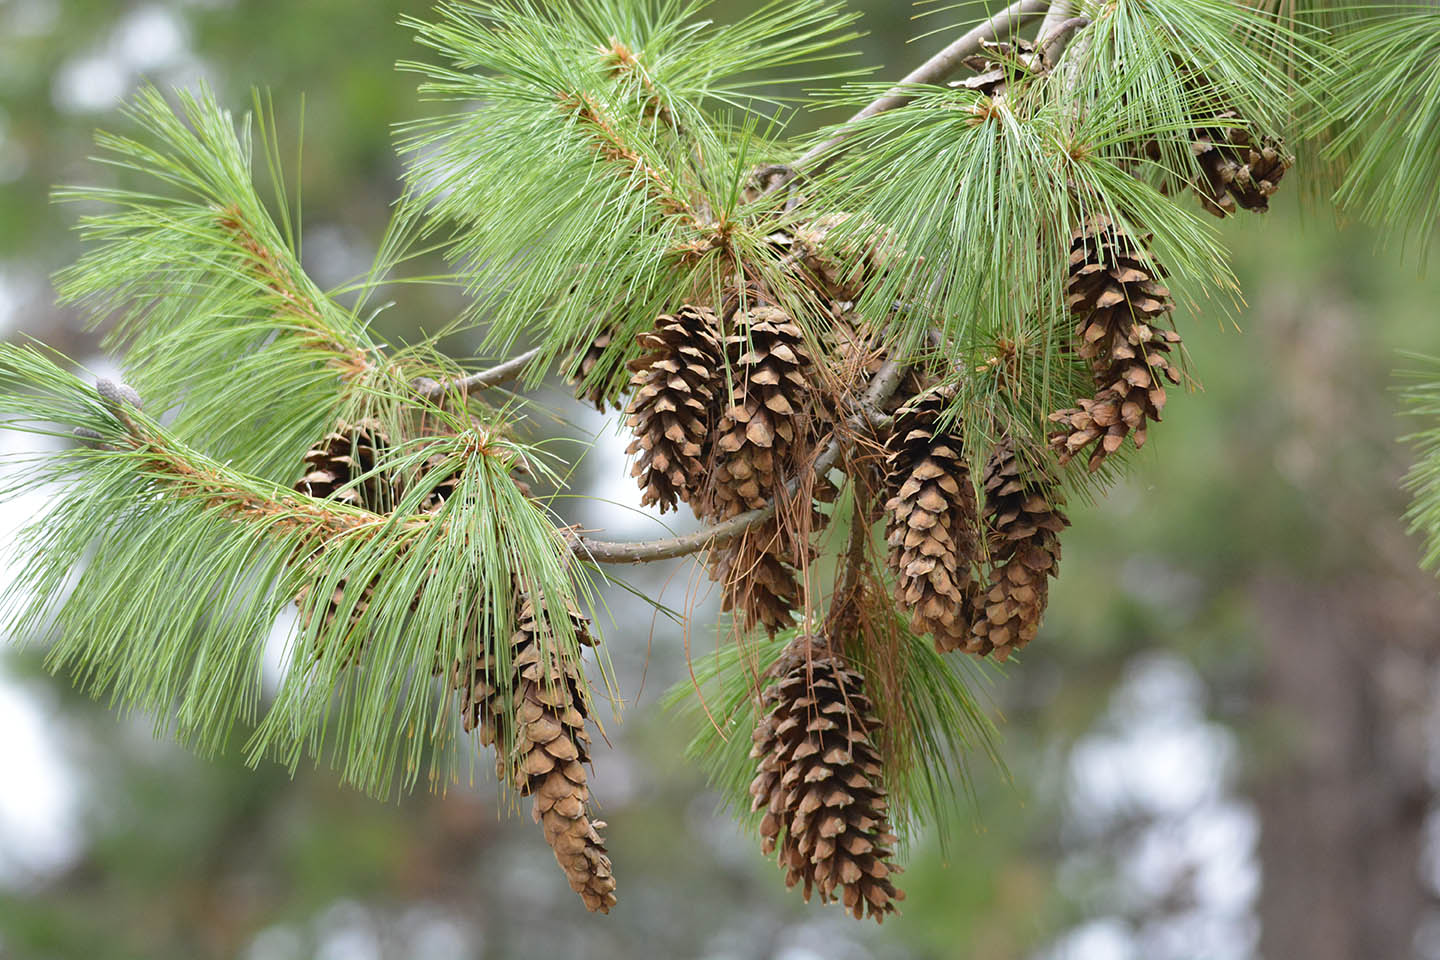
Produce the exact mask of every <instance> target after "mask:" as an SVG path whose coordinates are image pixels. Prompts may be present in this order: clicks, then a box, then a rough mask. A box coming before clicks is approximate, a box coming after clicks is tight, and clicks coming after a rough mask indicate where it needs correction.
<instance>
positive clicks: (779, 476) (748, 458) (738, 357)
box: [715, 305, 811, 519]
mask: <svg viewBox="0 0 1440 960" xmlns="http://www.w3.org/2000/svg"><path fill="white" fill-rule="evenodd" d="M725 350H726V354H727V358H728V362H729V367H730V371H731V377H732V383H733V386H732V388H731V396H730V398H729V399H730V405H729V407H728V408H727V409H726V410H725V412H724V413H723V414H722V415H721V417H720V421H719V424H718V426H717V428H716V440H715V449H716V463H715V508H716V513H717V514H718V515H719V516H720V517H721V518H722V519H725V518H728V517H733V516H735V515H736V514H737V513H744V512H745V511H746V510H753V509H755V508H757V507H763V506H766V505H767V504H769V503H771V502H773V500H774V499H775V497H776V495H777V494H778V493H779V492H780V491H781V489H782V488H783V486H784V483H785V480H786V479H787V478H788V477H789V476H791V475H792V474H793V473H795V470H794V467H795V458H796V454H797V453H798V452H799V451H800V450H801V449H803V447H804V445H805V444H806V441H807V440H808V439H809V437H808V435H807V434H808V430H809V425H810V418H811V410H810V403H809V396H810V388H809V384H808V383H807V382H806V374H807V372H808V371H809V369H810V365H811V359H810V353H809V351H808V349H807V348H806V346H805V338H804V334H803V332H802V331H801V330H800V327H799V326H797V325H796V324H795V321H794V320H793V319H791V317H790V315H789V314H788V313H786V312H785V311H784V310H782V309H781V308H779V307H776V306H770V305H760V306H754V307H751V308H750V309H749V310H744V311H736V313H735V315H734V319H733V328H732V330H731V331H730V333H729V335H728V336H727V337H726V338H725Z"/></svg>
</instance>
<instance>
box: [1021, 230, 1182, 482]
mask: <svg viewBox="0 0 1440 960" xmlns="http://www.w3.org/2000/svg"><path fill="white" fill-rule="evenodd" d="M1163 276H1164V272H1163V271H1162V270H1161V269H1160V268H1159V266H1157V265H1156V264H1155V263H1154V261H1153V260H1151V259H1150V257H1149V255H1148V254H1147V253H1146V252H1145V251H1144V249H1143V247H1142V246H1141V243H1139V242H1137V241H1135V240H1133V239H1132V238H1131V237H1130V236H1129V235H1127V234H1125V233H1124V232H1122V231H1121V230H1120V228H1119V227H1117V226H1115V225H1114V224H1112V223H1111V222H1110V221H1109V220H1108V219H1107V218H1105V217H1092V218H1090V219H1089V220H1087V221H1086V222H1085V225H1084V226H1083V227H1081V228H1080V229H1078V230H1076V231H1075V234H1074V236H1073V239H1072V241H1071V247H1070V280H1069V287H1068V296H1067V298H1066V299H1067V302H1068V305H1069V307H1070V312H1071V314H1072V315H1073V316H1075V317H1076V319H1077V321H1078V323H1077V324H1076V327H1075V338H1076V348H1075V352H1076V353H1077V354H1079V355H1080V356H1081V357H1082V358H1084V359H1085V360H1087V361H1089V364H1090V368H1091V370H1092V371H1093V372H1094V375H1095V385H1096V387H1097V391H1096V393H1095V395H1094V396H1093V397H1087V398H1084V399H1081V400H1079V401H1077V404H1078V405H1077V406H1076V407H1072V408H1069V409H1066V410H1057V411H1055V412H1054V413H1052V414H1050V419H1051V420H1052V421H1054V422H1056V423H1059V424H1061V425H1062V427H1061V429H1060V430H1057V431H1055V432H1054V433H1052V434H1051V435H1050V445H1051V446H1052V447H1054V449H1055V451H1056V453H1057V455H1058V456H1059V460H1060V463H1061V464H1062V465H1063V464H1066V463H1069V462H1070V459H1071V458H1072V457H1074V456H1075V454H1076V453H1078V452H1080V451H1081V450H1084V449H1085V448H1086V447H1087V446H1090V444H1092V443H1095V441H1097V440H1099V441H1100V442H1099V443H1098V444H1096V445H1095V448H1094V449H1093V450H1092V451H1091V454H1090V461H1089V468H1090V469H1091V470H1092V471H1093V470H1096V469H1098V468H1099V467H1100V465H1101V464H1102V463H1103V462H1104V461H1105V458H1106V457H1107V456H1109V455H1110V454H1112V453H1114V452H1115V451H1116V450H1118V449H1120V445H1121V444H1123V443H1124V442H1125V438H1126V437H1127V436H1132V437H1133V438H1134V440H1135V446H1136V447H1140V446H1143V445H1144V443H1145V437H1146V430H1147V425H1148V423H1149V422H1150V421H1152V420H1153V421H1156V422H1158V421H1159V420H1160V414H1161V412H1162V411H1163V410H1164V409H1165V400H1166V394H1165V387H1164V385H1163V384H1162V383H1161V379H1162V378H1163V379H1164V380H1168V381H1170V383H1172V384H1174V383H1179V382H1180V373H1179V371H1178V370H1177V369H1176V368H1175V365H1174V364H1173V363H1171V361H1170V351H1171V349H1172V348H1173V347H1174V346H1175V345H1176V344H1178V343H1179V342H1180V335H1179V334H1177V333H1175V331H1173V330H1170V329H1165V328H1163V327H1160V326H1159V324H1160V323H1161V322H1165V315H1166V314H1168V313H1170V312H1171V311H1173V310H1174V309H1175V307H1174V305H1173V304H1172V303H1171V302H1170V291H1169V290H1168V289H1166V288H1165V287H1164V286H1163V285H1162V284H1161V283H1160V280H1161V278H1163Z"/></svg>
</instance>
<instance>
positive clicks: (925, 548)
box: [885, 392, 979, 653]
mask: <svg viewBox="0 0 1440 960" xmlns="http://www.w3.org/2000/svg"><path fill="white" fill-rule="evenodd" d="M947 399H948V397H947V396H946V395H944V394H941V393H933V392H932V393H929V394H926V395H925V396H923V397H921V398H920V399H918V400H916V401H914V402H913V403H912V404H911V405H909V406H908V407H906V408H905V409H903V410H901V411H900V414H899V416H898V417H897V418H896V422H895V427H894V430H893V432H892V433H891V435H890V439H889V441H888V442H887V443H886V466H887V468H888V475H887V480H886V489H887V494H888V498H887V500H886V503H885V511H886V523H887V526H886V541H887V542H888V543H889V544H890V566H891V569H893V570H894V571H895V578H896V583H895V599H896V601H897V602H898V603H899V605H900V607H901V608H902V609H905V610H909V611H910V625H911V629H913V630H915V632H917V633H928V634H931V635H933V636H934V638H935V648H936V649H937V650H939V651H940V652H941V653H945V652H947V651H950V650H956V649H959V648H961V647H963V646H965V645H966V644H967V642H968V641H969V637H970V624H971V621H972V619H973V614H972V605H973V603H974V600H975V594H976V593H977V591H978V587H977V585H976V583H975V580H974V575H973V567H974V563H975V559H976V553H977V552H978V548H979V535H978V528H979V517H978V510H977V509H976V504H975V488H974V486H973V484H972V483H971V481H970V468H969V466H968V465H967V464H966V462H965V449H964V441H963V438H962V437H961V436H960V432H959V424H958V423H957V424H952V425H951V426H950V427H948V428H947V429H945V430H944V431H939V430H938V428H939V424H940V418H941V416H942V414H943V413H944V411H945V407H946V402H947Z"/></svg>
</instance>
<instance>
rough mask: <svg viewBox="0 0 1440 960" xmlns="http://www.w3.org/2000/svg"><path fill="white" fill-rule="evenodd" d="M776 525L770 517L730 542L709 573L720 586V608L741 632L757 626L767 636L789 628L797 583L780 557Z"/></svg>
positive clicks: (796, 601)
mask: <svg viewBox="0 0 1440 960" xmlns="http://www.w3.org/2000/svg"><path fill="white" fill-rule="evenodd" d="M784 551H785V543H784V540H782V539H781V534H780V526H779V524H778V523H777V522H776V521H775V520H774V519H773V518H772V519H770V520H767V521H765V522H764V523H762V524H760V525H758V526H756V527H754V528H752V529H750V530H747V531H746V532H745V533H744V534H743V535H742V536H739V537H736V538H735V539H734V540H731V541H730V543H729V544H727V545H726V546H725V547H724V548H723V549H722V551H721V552H720V555H719V557H718V559H717V560H716V562H715V564H714V566H713V567H712V568H711V570H710V578H711V579H712V580H719V581H720V582H721V583H723V584H724V588H725V589H724V600H723V605H722V609H723V610H724V611H726V612H727V613H728V612H734V614H735V616H736V618H737V619H738V620H739V622H740V626H741V629H744V630H749V629H751V628H752V627H754V626H755V625H756V624H757V623H758V624H760V625H761V626H763V627H764V628H765V630H766V632H768V633H769V634H770V635H772V636H773V635H774V634H775V633H776V632H777V631H779V630H782V629H784V628H786V627H790V626H793V625H794V623H795V617H794V615H793V611H794V610H795V608H796V607H798V606H799V605H800V601H801V589H800V580H799V578H798V576H797V571H796V570H795V567H794V566H793V564H791V563H790V562H788V561H787V559H785V558H784V556H783V554H784Z"/></svg>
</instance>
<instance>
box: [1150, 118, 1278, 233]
mask: <svg viewBox="0 0 1440 960" xmlns="http://www.w3.org/2000/svg"><path fill="white" fill-rule="evenodd" d="M1145 150H1146V153H1147V154H1148V155H1149V157H1150V158H1151V159H1152V160H1158V159H1160V147H1159V144H1157V143H1156V142H1155V141H1153V140H1152V141H1150V142H1149V143H1147V144H1146V147H1145ZM1190 150H1191V153H1192V154H1193V155H1194V157H1195V162H1196V164H1197V165H1198V166H1199V168H1200V170H1199V174H1198V175H1196V176H1194V177H1191V178H1189V179H1186V180H1182V181H1181V182H1180V183H1179V184H1178V185H1177V184H1176V183H1175V182H1174V181H1169V182H1166V183H1164V184H1162V186H1161V189H1162V192H1164V193H1167V194H1168V193H1173V192H1175V191H1176V189H1177V186H1178V188H1179V189H1184V188H1185V187H1189V188H1190V190H1191V191H1192V192H1193V193H1194V194H1195V196H1197V197H1198V198H1199V199H1200V206H1201V207H1203V208H1204V209H1205V211H1206V212H1207V213H1210V214H1212V215H1214V216H1216V217H1227V216H1229V215H1230V214H1232V213H1234V212H1235V211H1236V210H1238V209H1244V210H1254V211H1256V212H1258V213H1264V212H1266V211H1267V210H1269V209H1270V198H1271V197H1272V196H1273V195H1274V194H1275V192H1276V191H1277V190H1278V189H1279V188H1280V180H1281V179H1282V178H1283V177H1284V176H1285V171H1287V170H1289V169H1290V167H1291V166H1293V165H1294V163H1295V157H1294V155H1293V154H1291V153H1290V152H1288V151H1287V150H1286V149H1285V143H1284V141H1282V140H1281V139H1280V138H1278V137H1273V136H1269V135H1266V134H1260V135H1256V134H1255V133H1254V132H1252V131H1251V130H1250V129H1249V128H1248V126H1247V125H1246V123H1245V121H1244V118H1243V117H1241V115H1240V113H1239V112H1238V111H1236V110H1228V109H1227V110H1219V111H1215V112H1213V114H1212V115H1211V116H1210V118H1209V119H1207V120H1204V121H1201V122H1200V123H1197V125H1196V126H1195V128H1194V129H1193V130H1191V132H1190Z"/></svg>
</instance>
